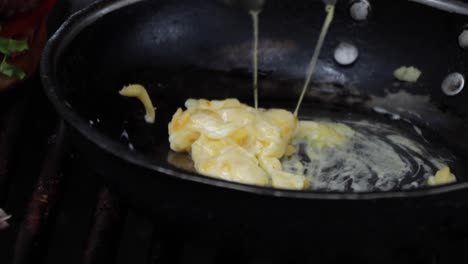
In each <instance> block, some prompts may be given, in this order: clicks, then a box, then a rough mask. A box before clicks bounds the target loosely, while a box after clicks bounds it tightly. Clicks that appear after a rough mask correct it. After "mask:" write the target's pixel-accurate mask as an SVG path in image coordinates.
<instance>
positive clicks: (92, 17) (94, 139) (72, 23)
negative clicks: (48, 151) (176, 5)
mask: <svg viewBox="0 0 468 264" xmlns="http://www.w3.org/2000/svg"><path fill="white" fill-rule="evenodd" d="M142 1H146V0H122V1H112V0H103V1H96V2H94V3H93V4H91V5H89V6H87V7H85V8H83V9H81V10H80V11H78V12H76V13H74V14H73V15H72V16H70V17H69V18H68V19H67V20H66V21H65V22H64V23H63V24H62V25H61V26H60V28H59V29H58V30H57V31H56V32H55V33H54V34H53V35H52V37H51V38H50V39H49V41H48V43H47V45H46V47H45V49H44V52H43V54H42V59H41V63H40V75H41V80H42V84H43V88H44V91H45V93H46V95H47V97H48V99H49V101H50V102H51V103H52V104H53V106H54V108H55V109H56V111H57V112H58V113H59V114H60V116H61V117H62V118H63V119H65V121H66V122H67V123H68V124H69V125H71V126H72V127H73V129H75V130H76V131H78V133H79V134H81V136H83V137H85V138H86V139H87V140H89V141H90V142H91V143H92V144H94V145H95V146H97V147H98V148H100V149H101V150H103V151H104V152H106V153H107V154H110V155H113V156H115V157H116V158H119V159H121V160H124V161H125V162H128V163H130V164H132V165H134V166H138V167H142V168H144V169H147V170H150V171H154V172H158V173H162V174H166V175H168V176H171V177H176V178H179V179H182V180H187V181H192V182H196V183H201V184H206V185H210V186H215V187H221V188H227V189H231V190H236V191H240V192H248V193H252V194H257V195H264V196H274V197H285V198H295V199H318V200H377V199H399V198H417V197H423V196H434V195H442V194H445V193H449V192H455V191H461V190H464V189H466V188H468V182H461V183H454V184H448V185H443V186H437V187H429V188H421V189H415V190H403V191H383V192H377V191H373V192H355V193H351V192H338V191H333V192H325V191H297V190H284V189H275V188H271V187H260V186H253V185H247V184H242V183H237V182H230V181H226V180H222V179H217V178H212V177H207V176H203V175H200V174H197V173H193V172H189V171H185V170H182V169H180V168H177V167H174V166H173V167H172V168H169V167H167V166H163V165H161V164H157V163H156V162H154V161H150V160H149V159H148V158H147V157H145V156H144V155H143V154H141V153H138V152H132V151H131V150H129V149H128V148H125V147H124V146H123V145H121V144H120V143H119V142H117V141H114V140H112V139H110V138H109V137H107V136H105V135H104V134H103V133H101V132H99V131H98V130H97V129H95V128H93V127H91V126H89V123H88V122H87V121H86V120H85V119H83V118H82V117H80V116H79V114H78V113H77V112H75V111H74V110H73V109H72V108H71V107H70V106H68V105H67V103H66V101H65V100H64V98H61V97H60V96H59V95H58V94H57V91H59V90H60V88H59V86H60V84H59V83H58V80H57V78H56V68H57V67H56V63H55V61H57V59H58V58H59V56H60V54H61V52H62V51H63V50H64V48H65V47H66V46H67V44H68V43H69V42H71V41H73V39H74V38H75V36H77V35H78V34H79V33H80V32H81V31H82V30H83V29H84V28H86V27H87V26H89V25H91V24H92V23H93V22H95V21H97V20H99V19H101V18H102V17H104V16H105V15H106V14H108V13H111V12H113V11H116V10H119V9H121V8H124V7H126V6H128V5H131V4H135V3H138V2H142Z"/></svg>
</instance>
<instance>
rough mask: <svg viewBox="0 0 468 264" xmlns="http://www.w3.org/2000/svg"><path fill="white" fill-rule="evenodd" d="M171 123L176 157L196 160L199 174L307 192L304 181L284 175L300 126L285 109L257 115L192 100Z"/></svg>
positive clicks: (231, 103)
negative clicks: (283, 161)
mask: <svg viewBox="0 0 468 264" xmlns="http://www.w3.org/2000/svg"><path fill="white" fill-rule="evenodd" d="M185 107H186V108H187V110H185V111H184V110H182V109H180V108H179V109H178V110H177V112H176V113H175V114H174V116H173V118H172V121H171V122H170V123H169V142H170V145H171V149H172V150H174V151H176V152H188V153H190V154H191V157H192V159H193V162H194V165H195V169H196V171H197V172H199V173H201V174H203V175H207V176H211V177H218V178H221V179H224V180H228V181H235V182H241V183H245V184H253V185H259V186H272V187H275V188H281V189H295V190H302V189H306V188H307V187H308V186H309V182H308V180H307V179H306V178H305V177H304V176H299V175H295V174H291V173H288V172H285V171H283V168H282V165H281V162H280V158H281V157H283V156H284V155H285V154H292V153H294V149H292V147H291V146H290V145H289V142H290V141H291V139H292V137H293V136H294V135H295V132H296V129H297V126H298V120H297V118H296V117H295V116H294V115H293V114H292V113H291V112H288V111H286V110H281V109H270V110H265V109H258V110H256V109H254V108H252V107H249V106H247V105H245V104H241V103H240V102H239V101H238V100H237V99H226V100H223V101H216V100H214V101H208V100H204V99H200V100H195V99H189V100H187V101H186V102H185Z"/></svg>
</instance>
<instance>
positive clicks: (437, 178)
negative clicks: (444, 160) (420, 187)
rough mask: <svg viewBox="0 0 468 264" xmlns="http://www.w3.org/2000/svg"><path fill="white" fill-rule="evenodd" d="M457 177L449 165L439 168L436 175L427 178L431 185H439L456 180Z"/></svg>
mask: <svg viewBox="0 0 468 264" xmlns="http://www.w3.org/2000/svg"><path fill="white" fill-rule="evenodd" d="M456 180H457V179H456V178H455V175H453V174H452V173H450V168H449V167H448V166H445V167H443V168H442V169H440V170H438V171H437V172H436V174H435V175H434V176H431V177H429V178H428V179H427V184H428V185H429V186H437V185H443V184H449V183H452V182H455V181H456Z"/></svg>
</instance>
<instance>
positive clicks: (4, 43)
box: [0, 37, 29, 80]
mask: <svg viewBox="0 0 468 264" xmlns="http://www.w3.org/2000/svg"><path fill="white" fill-rule="evenodd" d="M28 49H29V45H28V42H27V41H23V40H14V39H10V38H3V37H0V53H1V54H2V55H3V60H2V62H1V63H0V73H2V74H4V75H6V76H8V77H13V76H14V77H17V78H18V79H20V80H23V79H24V78H25V77H26V73H25V72H24V71H23V70H22V69H21V68H19V67H17V66H15V65H12V64H9V63H8V62H7V60H8V57H9V56H10V55H11V54H13V53H16V52H22V51H25V50H28Z"/></svg>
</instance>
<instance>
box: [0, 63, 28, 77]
mask: <svg viewBox="0 0 468 264" xmlns="http://www.w3.org/2000/svg"><path fill="white" fill-rule="evenodd" d="M0 73H3V74H5V75H6V76H8V77H13V76H15V77H18V79H20V80H23V79H24V78H25V77H26V73H25V72H24V71H23V70H22V69H20V68H19V67H16V66H15V65H12V64H9V63H8V62H6V60H3V62H2V63H0Z"/></svg>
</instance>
